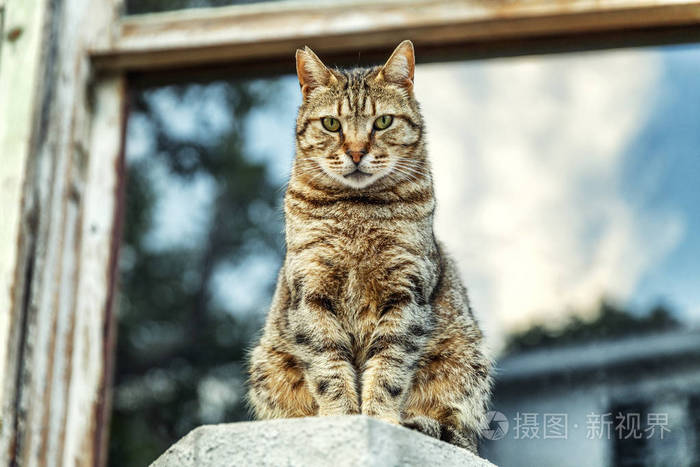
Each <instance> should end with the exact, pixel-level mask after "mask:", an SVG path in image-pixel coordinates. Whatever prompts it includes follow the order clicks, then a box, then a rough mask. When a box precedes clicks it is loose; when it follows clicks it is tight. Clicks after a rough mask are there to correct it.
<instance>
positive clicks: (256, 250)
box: [110, 2, 700, 465]
mask: <svg viewBox="0 0 700 467" xmlns="http://www.w3.org/2000/svg"><path fill="white" fill-rule="evenodd" d="M142 3H143V4H146V3H148V2H142ZM190 3H191V2H190ZM190 3H188V6H196V5H194V4H193V3H191V4H190ZM183 4H184V3H183ZM170 5H175V3H174V2H173V3H170ZM181 7H183V6H177V8H181ZM132 12H133V11H132ZM699 58H700V49H699V48H697V47H672V48H662V49H639V50H625V51H613V52H596V53H585V54H571V55H559V56H547V57H526V58H516V59H503V60H491V61H485V62H472V63H446V64H432V65H420V66H419V67H418V69H417V71H416V93H417V94H418V98H419V100H420V101H421V103H422V108H423V111H424V113H425V119H426V122H427V125H428V135H429V140H428V143H429V151H430V157H431V159H432V162H433V171H434V174H435V180H436V192H437V200H438V214H437V219H436V231H437V235H438V236H439V237H440V238H441V239H442V240H443V241H444V242H445V243H446V244H447V246H448V248H449V250H450V251H452V252H453V254H454V255H455V256H456V259H457V261H458V263H459V265H460V267H461V269H462V273H463V275H464V277H465V282H466V283H467V286H468V287H469V289H470V294H471V297H472V302H473V306H474V309H475V311H476V313H477V316H478V317H479V319H480V320H481V322H482V324H483V326H484V327H485V329H486V332H487V337H488V340H489V344H490V346H491V347H492V349H493V355H494V358H496V362H497V363H496V367H497V368H498V371H497V373H496V387H495V394H494V401H493V409H494V410H495V411H499V412H500V413H502V414H503V416H504V417H505V419H506V420H507V421H508V422H509V428H508V430H507V431H506V432H505V434H504V436H503V437H502V439H493V440H489V439H485V440H484V442H483V443H482V454H483V455H484V456H485V457H488V458H489V459H491V460H492V461H493V462H494V463H496V464H497V465H520V464H523V459H527V461H526V463H527V464H528V465H567V464H569V463H570V462H571V459H576V462H577V465H659V463H658V462H656V460H655V459H657V460H658V459H661V458H662V457H661V456H663V455H666V454H663V453H669V452H671V451H672V452H673V453H674V454H673V456H674V457H673V459H674V463H673V464H674V465H693V463H694V462H695V463H697V462H700V457H698V456H700V452H698V449H697V445H698V444H697V440H698V439H700V431H698V426H699V425H698V417H697V413H698V411H697V407H698V394H697V391H696V390H695V389H694V388H697V387H700V385H699V383H700V338H698V337H700V335H699V334H698V333H697V331H696V330H695V329H697V324H698V321H699V320H700V289H699V288H698V287H697V277H698V276H699V275H700V264H699V263H698V262H697V261H696V260H695V258H697V257H698V256H699V254H700V216H698V215H697V206H698V205H700V190H697V188H696V181H697V179H698V177H700V157H698V153H697V148H698V147H700V132H698V131H697V128H699V127H700V112H699V111H698V110H697V109H698V108H700V107H698V105H697V104H698V103H700V88H698V87H697V86H696V85H695V77H696V76H698V74H699V73H700V60H699ZM298 104H299V92H298V84H297V81H296V77H294V76H283V77H279V78H275V79H267V80H247V81H218V82H212V83H209V84H206V85H201V84H190V85H182V86H166V87H159V88H150V89H145V90H139V91H137V92H136V93H135V95H134V103H133V106H132V113H131V116H130V119H129V126H128V135H127V167H128V180H127V215H126V220H125V232H124V239H123V247H122V250H121V255H120V270H121V297H120V307H119V315H118V319H119V339H118V345H117V373H116V377H115V393H114V404H113V406H114V411H113V417H112V440H111V445H110V463H111V464H112V465H143V464H147V463H149V462H151V461H152V460H154V459H155V458H156V457H157V456H158V455H159V454H160V453H162V452H163V451H164V450H165V449H166V448H167V447H168V446H170V444H172V443H173V442H174V441H175V440H176V439H178V438H179V437H181V436H183V435H184V434H186V433H187V432H188V431H189V430H190V429H192V428H194V427H195V426H197V425H200V424H204V423H216V422H224V421H237V420H243V419H246V418H247V416H248V415H247V411H246V410H245V405H244V401H243V395H244V391H245V388H244V384H243V383H244V381H243V378H244V359H245V351H246V348H247V346H248V345H249V344H250V343H251V342H252V341H253V340H254V339H255V337H256V335H257V332H258V330H259V327H260V326H261V324H262V322H263V319H264V315H265V312H266V307H267V305H268V303H269V300H270V296H271V293H272V287H273V285H274V280H275V277H276V273H277V269H278V267H279V265H280V263H281V261H282V258H283V246H284V245H283V242H284V239H283V235H282V232H283V216H282V213H281V210H280V203H281V198H282V196H283V193H284V184H285V181H286V177H287V174H288V171H289V167H290V165H291V162H292V158H293V148H294V140H293V137H294V133H293V125H294V119H295V111H296V107H297V105H298ZM693 391H695V392H693ZM617 412H620V413H626V414H629V413H637V412H638V413H639V414H640V420H641V422H640V423H641V425H640V429H641V430H642V431H643V430H645V429H646V428H649V426H650V425H649V423H648V422H649V419H648V417H649V416H650V415H651V414H666V415H667V420H666V421H667V424H666V427H667V429H668V430H670V431H668V432H665V437H664V439H663V440H662V439H661V438H658V432H657V435H656V436H657V437H650V438H644V439H642V438H634V437H632V438H630V439H633V440H635V441H633V442H632V441H630V442H627V441H625V440H624V439H623V440H620V439H618V438H617V437H616V431H615V416H616V415H617ZM525 414H528V415H527V417H524V415H525ZM606 414H610V416H609V417H611V420H612V423H613V425H612V433H611V436H610V437H609V438H608V437H604V436H602V435H601V436H600V438H599V437H598V435H597V432H595V431H593V432H591V429H592V425H591V424H593V425H595V423H596V420H597V418H596V417H597V416H601V419H600V422H601V423H603V422H604V421H605V420H607V419H606V418H605V417H604V416H605V415H606ZM563 415H565V416H566V417H565V418H564V417H563ZM555 416H556V417H555ZM495 420H496V421H499V420H502V419H500V418H496V419H495ZM564 420H565V423H566V424H565V425H562V423H563V421H564ZM524 421H528V422H529V423H530V424H531V426H530V427H529V428H528V431H527V433H528V434H529V435H532V434H533V433H534V432H535V431H536V433H537V435H538V437H532V436H530V438H524V437H523V436H520V435H521V434H522V432H521V431H520V429H521V428H522V427H523V425H522V423H523V422H524ZM554 421H557V422H556V423H557V424H556V426H555V425H552V426H549V425H548V423H554ZM657 421H658V420H657ZM499 423H501V422H499ZM533 423H534V424H536V425H535V426H536V430H535V427H534V426H532V424H533ZM602 426H604V425H602ZM499 427H500V428H501V429H503V425H499ZM564 427H565V428H566V437H562V436H558V437H548V438H546V439H545V438H544V435H545V432H546V429H548V430H549V431H548V432H549V433H550V434H552V433H556V434H559V435H561V434H562V432H561V430H562V428H564ZM555 429H556V431H552V430H555ZM516 435H517V437H516ZM635 443H636V444H635ZM640 446H641V447H640ZM642 451H643V452H644V453H645V455H644V459H641V460H639V459H637V457H639V455H640V452H642ZM632 456H636V457H635V459H637V460H635V459H633V458H632ZM584 460H585V462H588V464H585V463H580V462H584Z"/></svg>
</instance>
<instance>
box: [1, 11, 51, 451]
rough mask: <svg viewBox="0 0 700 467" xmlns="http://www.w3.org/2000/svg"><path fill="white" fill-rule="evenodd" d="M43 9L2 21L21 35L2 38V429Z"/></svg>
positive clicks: (7, 420)
mask: <svg viewBox="0 0 700 467" xmlns="http://www.w3.org/2000/svg"><path fill="white" fill-rule="evenodd" d="M3 8H4V6H3ZM45 11H46V9H45V8H44V2H42V1H36V0H33V1H26V2H21V1H20V2H14V4H13V8H12V9H11V10H10V11H6V10H4V11H3V18H2V19H3V26H4V28H3V29H4V30H8V29H9V30H14V31H19V33H17V32H16V33H14V35H13V37H12V38H11V39H8V40H4V39H5V35H4V34H3V35H2V39H1V40H0V44H2V48H1V49H0V116H2V118H0V164H1V165H0V218H1V220H0V383H1V384H0V401H2V406H1V409H2V410H1V411H0V426H2V428H3V430H7V429H9V427H10V424H11V423H13V422H12V420H11V418H12V417H11V416H10V414H11V413H12V408H13V404H12V400H13V394H14V390H15V380H14V379H13V378H10V377H9V375H15V374H16V373H17V371H18V365H19V364H20V363H21V362H20V361H19V360H18V358H17V356H18V355H17V353H18V347H19V346H20V342H19V337H20V334H18V333H13V335H12V336H10V329H11V328H13V329H15V328H20V327H21V326H22V323H21V315H20V314H19V313H17V312H16V310H17V308H18V307H19V306H20V303H19V302H20V300H21V297H22V289H23V282H24V280H23V279H24V274H25V267H26V265H27V263H28V259H27V254H28V253H27V250H28V249H27V246H28V244H29V243H30V241H31V239H29V238H27V235H26V232H23V230H24V231H26V225H25V226H24V228H23V222H24V224H27V223H28V222H29V220H30V219H29V218H30V217H31V216H27V215H25V214H26V212H25V213H23V212H22V197H23V189H24V185H25V180H26V177H27V175H28V172H29V170H30V168H29V167H28V161H29V157H30V152H31V150H32V149H33V142H32V139H33V138H32V129H33V127H34V123H35V122H36V120H37V111H36V107H37V106H36V102H37V99H38V97H39V95H38V91H39V83H40V82H41V67H40V61H41V53H40V51H41V48H40V47H41V44H42V43H43V42H44V40H45V37H44V34H43V28H42V25H43V21H44V14H45ZM6 116H8V117H9V116H12V117H11V118H8V117H6ZM21 239H24V241H20V240H21ZM5 394H7V397H4V395H5ZM0 454H2V452H1V451H0ZM0 458H1V457H0Z"/></svg>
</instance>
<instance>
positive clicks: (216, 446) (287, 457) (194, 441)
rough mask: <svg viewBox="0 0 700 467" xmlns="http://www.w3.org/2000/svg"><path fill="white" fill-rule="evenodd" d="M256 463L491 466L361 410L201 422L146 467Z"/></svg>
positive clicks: (333, 466) (227, 466)
mask: <svg viewBox="0 0 700 467" xmlns="http://www.w3.org/2000/svg"><path fill="white" fill-rule="evenodd" d="M258 465H259V466H275V467H277V466H289V467H297V466H304V467H307V466H324V467H325V466H331V467H344V466H363V467H365V466H377V467H388V466H442V465H445V466H451V465H454V466H458V465H459V466H469V467H494V466H493V464H491V463H490V462H488V461H486V460H484V459H481V458H480V457H478V456H475V455H474V454H472V453H471V452H469V451H466V450H464V449H461V448H458V447H456V446H453V445H451V444H447V443H445V442H443V441H439V440H436V439H434V438H431V437H429V436H425V435H423V434H421V433H418V432H416V431H414V430H409V429H407V428H404V427H401V426H396V425H392V424H389V423H386V422H383V421H379V420H376V419H374V418H370V417H366V416H362V415H355V416H352V415H350V416H343V417H309V418H294V419H285V420H269V421H262V422H243V423H228V424H221V425H205V426H201V427H199V428H196V429H194V430H192V431H191V432H190V433H189V434H188V435H187V436H185V437H184V438H182V439H181V440H180V441H178V442H177V443H175V444H174V445H173V446H172V447H170V449H168V450H167V451H166V452H165V453H164V454H163V455H162V456H160V457H159V458H158V459H157V460H156V461H155V462H153V463H152V464H151V467H190V466H192V467H194V466H197V467H224V466H225V467H232V466H258Z"/></svg>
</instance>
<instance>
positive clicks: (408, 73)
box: [377, 40, 416, 91]
mask: <svg viewBox="0 0 700 467" xmlns="http://www.w3.org/2000/svg"><path fill="white" fill-rule="evenodd" d="M415 69H416V57H415V54H414V52H413V43H412V42H411V41H409V40H405V41H403V42H402V43H400V44H399V45H398V46H397V47H396V49H395V50H394V53H392V54H391V57H389V60H387V61H386V63H385V64H384V66H383V67H382V68H381V70H379V74H378V75H377V79H378V80H384V81H386V82H388V83H393V84H398V85H399V86H402V87H404V88H406V89H408V90H409V91H410V90H411V89H413V73H414V71H415Z"/></svg>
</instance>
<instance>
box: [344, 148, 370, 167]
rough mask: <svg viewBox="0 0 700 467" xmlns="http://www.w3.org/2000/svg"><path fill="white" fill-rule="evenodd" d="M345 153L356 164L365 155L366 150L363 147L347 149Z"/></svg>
mask: <svg viewBox="0 0 700 467" xmlns="http://www.w3.org/2000/svg"><path fill="white" fill-rule="evenodd" d="M345 154H347V155H348V156H350V158H351V159H352V161H353V162H354V163H355V165H357V164H359V163H360V161H361V160H362V158H363V157H364V156H366V155H367V151H366V150H365V149H362V150H360V151H351V150H349V149H348V150H347V151H345Z"/></svg>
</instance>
